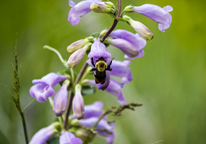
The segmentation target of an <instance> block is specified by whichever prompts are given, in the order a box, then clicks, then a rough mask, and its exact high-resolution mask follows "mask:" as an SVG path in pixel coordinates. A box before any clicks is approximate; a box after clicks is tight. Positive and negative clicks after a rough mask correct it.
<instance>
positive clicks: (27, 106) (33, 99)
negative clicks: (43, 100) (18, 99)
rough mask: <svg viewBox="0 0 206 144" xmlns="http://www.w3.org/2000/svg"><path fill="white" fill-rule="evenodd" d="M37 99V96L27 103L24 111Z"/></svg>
mask: <svg viewBox="0 0 206 144" xmlns="http://www.w3.org/2000/svg"><path fill="white" fill-rule="evenodd" d="M34 101H35V98H33V100H32V101H31V102H30V103H29V104H28V105H27V106H25V108H23V110H22V112H24V111H25V110H26V109H27V108H28V107H29V106H30V105H31V104H32V103H33V102H34Z"/></svg>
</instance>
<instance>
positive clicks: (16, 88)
mask: <svg viewBox="0 0 206 144" xmlns="http://www.w3.org/2000/svg"><path fill="white" fill-rule="evenodd" d="M13 75H14V91H15V93H16V97H15V96H14V95H13V94H11V97H12V99H13V101H14V103H15V106H16V108H17V110H18V112H19V114H20V117H21V121H22V125H23V130H24V137H25V142H26V144H28V143H29V139H28V134H27V127H26V121H25V116H24V113H23V110H22V108H21V104H20V97H19V90H20V80H19V69H18V56H17V44H16V47H15V63H14V69H13Z"/></svg>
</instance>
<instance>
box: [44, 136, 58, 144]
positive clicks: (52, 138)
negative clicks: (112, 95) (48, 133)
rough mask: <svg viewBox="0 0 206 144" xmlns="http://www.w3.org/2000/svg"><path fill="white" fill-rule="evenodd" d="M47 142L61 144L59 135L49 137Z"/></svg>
mask: <svg viewBox="0 0 206 144" xmlns="http://www.w3.org/2000/svg"><path fill="white" fill-rule="evenodd" d="M46 143H47V144H59V136H58V135H54V136H52V137H51V138H49V139H48V140H47V142H46Z"/></svg>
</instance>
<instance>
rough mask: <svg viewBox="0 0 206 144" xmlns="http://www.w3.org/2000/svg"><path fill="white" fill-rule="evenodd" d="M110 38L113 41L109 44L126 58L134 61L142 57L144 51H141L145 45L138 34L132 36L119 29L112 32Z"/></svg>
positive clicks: (144, 41)
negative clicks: (119, 50) (118, 49)
mask: <svg viewBox="0 0 206 144" xmlns="http://www.w3.org/2000/svg"><path fill="white" fill-rule="evenodd" d="M111 37H112V38H113V39H114V40H113V42H112V41H111V43H110V44H112V45H113V46H115V47H117V48H120V49H121V50H122V51H123V52H124V53H125V55H126V58H129V59H135V58H139V57H142V56H143V54H144V51H143V50H142V49H143V48H144V47H145V45H146V40H144V39H143V38H142V37H141V36H140V35H139V34H138V33H136V34H133V33H131V32H129V31H126V30H121V29H119V30H115V31H113V32H112V33H111ZM115 40H116V43H115Z"/></svg>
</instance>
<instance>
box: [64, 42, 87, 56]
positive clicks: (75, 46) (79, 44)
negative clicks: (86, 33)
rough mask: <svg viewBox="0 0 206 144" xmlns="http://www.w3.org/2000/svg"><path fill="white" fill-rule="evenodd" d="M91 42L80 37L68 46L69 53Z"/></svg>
mask: <svg viewBox="0 0 206 144" xmlns="http://www.w3.org/2000/svg"><path fill="white" fill-rule="evenodd" d="M88 42H89V40H88V39H80V40H78V41H76V42H74V43H72V44H70V45H69V46H68V47H67V51H68V52H69V53H73V52H75V51H76V50H78V49H80V48H82V47H83V46H84V45H85V44H87V43H88Z"/></svg>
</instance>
